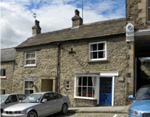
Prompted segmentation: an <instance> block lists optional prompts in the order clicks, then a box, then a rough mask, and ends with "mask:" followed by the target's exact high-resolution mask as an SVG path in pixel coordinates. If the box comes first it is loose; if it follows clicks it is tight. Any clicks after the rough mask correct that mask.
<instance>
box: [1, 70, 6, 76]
mask: <svg viewBox="0 0 150 117" xmlns="http://www.w3.org/2000/svg"><path fill="white" fill-rule="evenodd" d="M0 78H6V69H1V70H0Z"/></svg>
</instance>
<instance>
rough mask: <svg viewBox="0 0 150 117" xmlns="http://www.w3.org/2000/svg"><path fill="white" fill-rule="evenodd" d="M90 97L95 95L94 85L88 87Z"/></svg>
mask: <svg viewBox="0 0 150 117" xmlns="http://www.w3.org/2000/svg"><path fill="white" fill-rule="evenodd" d="M88 97H93V87H88Z"/></svg>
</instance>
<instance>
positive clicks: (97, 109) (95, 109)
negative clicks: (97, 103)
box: [68, 106, 129, 114]
mask: <svg viewBox="0 0 150 117" xmlns="http://www.w3.org/2000/svg"><path fill="white" fill-rule="evenodd" d="M128 108H129V106H115V107H70V108H69V110H68V113H115V114H127V111H128Z"/></svg>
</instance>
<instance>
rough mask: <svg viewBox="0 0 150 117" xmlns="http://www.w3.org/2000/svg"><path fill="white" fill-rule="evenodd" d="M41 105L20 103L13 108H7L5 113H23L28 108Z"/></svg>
mask: <svg viewBox="0 0 150 117" xmlns="http://www.w3.org/2000/svg"><path fill="white" fill-rule="evenodd" d="M39 104H40V103H18V104H15V105H13V106H10V107H7V108H5V109H4V111H22V110H25V109H27V108H32V107H34V106H36V105H39Z"/></svg>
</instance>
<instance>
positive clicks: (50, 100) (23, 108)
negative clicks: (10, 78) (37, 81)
mask: <svg viewBox="0 0 150 117" xmlns="http://www.w3.org/2000/svg"><path fill="white" fill-rule="evenodd" d="M69 106H70V101H69V98H68V96H65V95H61V94H59V93H56V92H38V93H33V94H30V95H29V96H28V97H27V98H26V99H24V100H23V101H22V102H20V103H18V104H16V105H13V106H10V107H8V108H6V109H4V112H3V114H2V116H3V117H45V116H48V115H51V114H54V113H57V112H62V113H63V114H66V113H67V111H68V107H69Z"/></svg>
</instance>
